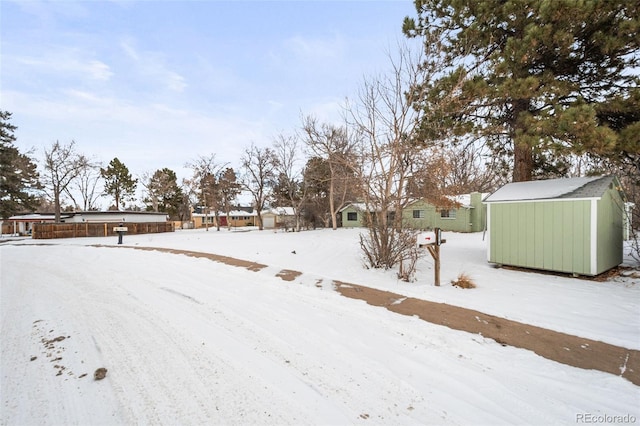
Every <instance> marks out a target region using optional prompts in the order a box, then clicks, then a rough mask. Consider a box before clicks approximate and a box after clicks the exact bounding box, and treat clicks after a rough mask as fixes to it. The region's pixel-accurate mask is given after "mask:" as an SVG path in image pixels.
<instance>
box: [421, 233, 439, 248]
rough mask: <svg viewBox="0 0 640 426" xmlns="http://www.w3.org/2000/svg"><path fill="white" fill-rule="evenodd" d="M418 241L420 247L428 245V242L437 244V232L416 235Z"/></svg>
mask: <svg viewBox="0 0 640 426" xmlns="http://www.w3.org/2000/svg"><path fill="white" fill-rule="evenodd" d="M416 242H417V244H418V247H420V246H426V245H427V244H436V243H437V241H436V233H435V232H421V233H419V234H418V236H417V237H416Z"/></svg>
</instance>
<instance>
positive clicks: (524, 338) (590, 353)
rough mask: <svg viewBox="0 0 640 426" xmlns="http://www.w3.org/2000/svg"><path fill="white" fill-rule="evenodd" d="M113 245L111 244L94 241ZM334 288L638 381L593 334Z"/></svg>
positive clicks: (634, 358)
mask: <svg viewBox="0 0 640 426" xmlns="http://www.w3.org/2000/svg"><path fill="white" fill-rule="evenodd" d="M100 247H113V246H100ZM123 248H134V249H136V250H147V251H154V250H155V251H162V252H167V253H175V254H183V255H187V256H192V257H199V258H207V259H211V260H214V261H217V262H222V263H225V264H227V265H231V266H237V267H241V268H247V269H249V270H250V271H260V270H262V269H264V268H266V267H267V265H263V264H260V263H255V262H250V261H246V260H241V259H235V258H232V257H228V256H219V255H216V254H211V253H201V252H195V251H189V250H176V249H165V248H151V247H137V246H136V247H130V246H128V247H127V246H125V247H123ZM300 275H302V273H301V272H298V271H293V270H288V269H285V270H282V271H280V272H279V273H278V274H277V275H276V276H278V277H280V278H282V279H283V280H286V281H293V280H295V279H296V278H297V277H298V276H300ZM334 283H335V286H336V291H338V292H339V293H340V294H341V295H343V296H346V297H350V298H353V299H360V300H364V301H365V302H367V303H368V304H370V305H373V306H380V307H384V308H386V309H388V310H390V311H392V312H396V313H398V314H402V315H409V316H417V317H418V318H420V319H422V320H424V321H428V322H431V323H433V324H438V325H443V326H445V327H449V328H452V329H454V330H461V331H467V332H469V333H477V334H480V335H481V336H483V337H486V338H489V339H493V340H495V341H496V342H498V343H499V344H501V345H503V346H507V345H508V346H514V347H517V348H522V349H527V350H530V351H533V352H535V353H536V354H538V355H540V356H542V357H545V358H547V359H550V360H553V361H557V362H560V363H562V364H566V365H571V366H573V367H578V368H583V369H587V370H598V371H604V372H606V373H610V374H614V375H616V376H621V377H624V378H625V379H627V380H629V381H630V382H631V383H633V384H635V385H638V386H640V351H638V350H633V349H627V348H623V347H620V346H615V345H611V344H608V343H604V342H600V341H597V340H591V339H586V338H583V337H578V336H573V335H570V334H565V333H561V332H558V331H553V330H548V329H545V328H541V327H536V326H532V325H529V324H523V323H519V322H516V321H511V320H508V319H505V318H500V317H496V316H493V315H488V314H485V313H482V312H479V311H474V310H472V309H466V308H461V307H458V306H452V305H447V304H444V303H436V302H430V301H427V300H422V299H415V298H412V297H405V296H402V295H400V294H395V293H391V292H388V291H383V290H377V289H373V288H370V287H365V286H362V285H357V284H351V283H344V282H340V281H334Z"/></svg>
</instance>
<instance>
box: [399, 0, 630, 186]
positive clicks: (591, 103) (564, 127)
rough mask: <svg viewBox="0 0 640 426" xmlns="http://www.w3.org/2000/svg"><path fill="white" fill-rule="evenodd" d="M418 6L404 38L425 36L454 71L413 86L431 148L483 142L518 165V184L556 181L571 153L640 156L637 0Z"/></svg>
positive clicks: (427, 1) (440, 1)
mask: <svg viewBox="0 0 640 426" xmlns="http://www.w3.org/2000/svg"><path fill="white" fill-rule="evenodd" d="M415 5H416V10H417V15H418V16H417V19H415V18H410V17H407V18H405V21H404V24H403V32H404V33H405V35H407V36H408V37H424V38H425V50H426V51H428V52H431V53H432V56H431V57H432V58H433V57H434V56H433V52H438V53H437V57H438V58H440V59H442V60H443V61H444V64H445V68H444V69H443V70H442V77H440V78H437V79H436V80H435V81H427V82H424V84H421V85H417V86H416V87H414V89H415V90H416V91H418V92H419V93H421V94H422V96H421V101H420V102H419V103H418V105H417V107H418V108H422V109H423V110H424V111H425V112H426V114H425V117H428V120H424V121H423V122H422V126H421V130H422V137H423V138H424V139H430V138H443V137H450V136H452V135H454V136H461V135H465V136H468V135H475V136H480V137H482V138H483V140H484V141H485V142H486V143H488V144H489V146H490V147H491V148H492V149H493V150H494V152H495V154H496V155H504V156H506V157H507V158H509V157H510V158H511V159H512V160H511V161H512V167H513V180H514V181H522V180H531V179H532V178H533V177H535V176H536V175H540V174H545V173H550V172H553V171H554V170H553V164H552V161H553V159H558V158H560V159H563V157H564V156H567V155H569V154H571V153H575V154H582V153H585V152H591V153H595V154H598V155H607V154H608V155H611V154H613V155H622V156H626V155H631V156H634V155H635V156H637V153H638V152H640V143H639V142H638V136H637V135H638V134H639V132H638V130H640V129H639V125H638V115H637V111H638V110H639V108H640V99H639V98H640V96H639V95H638V82H639V78H638V75H637V66H638V64H639V61H640V55H639V54H638V51H639V50H638V46H639V44H640V43H639V42H640V3H638V2H637V1H628V0H608V1H602V0H584V1H576V0H484V1H476V0H466V1H461V0H416V1H415ZM443 98H447V99H446V102H442V100H443ZM442 129H448V130H449V132H450V133H446V132H445V131H443V130H442ZM636 158H637V157H636ZM556 171H558V170H556ZM559 171H560V172H562V170H559Z"/></svg>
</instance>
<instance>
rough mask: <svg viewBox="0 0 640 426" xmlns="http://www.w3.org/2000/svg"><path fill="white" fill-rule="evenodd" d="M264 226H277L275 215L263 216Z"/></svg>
mask: <svg viewBox="0 0 640 426" xmlns="http://www.w3.org/2000/svg"><path fill="white" fill-rule="evenodd" d="M262 221H263V226H264V227H265V228H275V227H276V217H275V216H267V217H263V218H262Z"/></svg>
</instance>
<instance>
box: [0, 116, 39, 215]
mask: <svg viewBox="0 0 640 426" xmlns="http://www.w3.org/2000/svg"><path fill="white" fill-rule="evenodd" d="M11 116H12V113H10V112H8V111H1V110H0V218H8V217H10V216H12V215H14V214H16V213H20V212H25V211H34V210H35V209H36V208H37V205H38V200H37V191H38V190H39V189H40V188H41V187H42V186H41V185H40V183H39V181H38V178H39V176H38V172H37V170H36V164H35V162H34V161H33V160H32V159H31V158H30V157H29V156H28V155H27V154H24V153H21V152H20V150H18V148H17V147H16V146H15V145H14V143H15V141H16V137H15V134H14V132H15V131H16V129H17V127H16V126H14V125H12V124H10V123H9V120H11Z"/></svg>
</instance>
